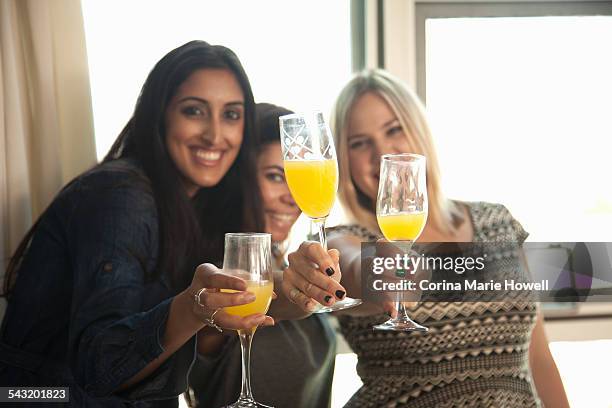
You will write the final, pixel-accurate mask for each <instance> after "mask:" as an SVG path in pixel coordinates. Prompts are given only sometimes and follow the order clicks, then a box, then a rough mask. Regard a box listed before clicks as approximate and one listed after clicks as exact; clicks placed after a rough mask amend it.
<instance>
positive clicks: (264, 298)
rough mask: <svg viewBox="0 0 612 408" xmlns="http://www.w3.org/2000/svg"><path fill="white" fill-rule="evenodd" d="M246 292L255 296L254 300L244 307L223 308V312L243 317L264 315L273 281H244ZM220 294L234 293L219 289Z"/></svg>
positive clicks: (270, 299)
mask: <svg viewBox="0 0 612 408" xmlns="http://www.w3.org/2000/svg"><path fill="white" fill-rule="evenodd" d="M246 283H247V291H249V292H251V293H253V294H254V295H255V300H254V301H253V302H251V303H247V304H246V305H240V306H231V307H225V308H223V311H224V312H226V313H228V314H231V315H234V316H241V317H245V316H248V315H252V314H254V313H266V312H267V311H268V307H270V302H271V301H272V291H273V290H274V281H271V280H265V281H246ZM221 292H226V293H234V292H236V291H235V290H232V289H221Z"/></svg>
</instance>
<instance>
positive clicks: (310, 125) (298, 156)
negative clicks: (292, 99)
mask: <svg viewBox="0 0 612 408" xmlns="http://www.w3.org/2000/svg"><path fill="white" fill-rule="evenodd" d="M279 125H280V133H281V134H280V137H281V146H282V149H283V159H284V167H285V177H286V179H287V184H288V185H289V190H291V195H292V196H293V198H294V200H295V202H296V203H297V205H298V206H299V207H300V209H301V210H302V212H304V214H306V215H308V217H310V219H311V222H312V224H313V226H315V227H316V229H317V232H318V234H319V242H320V243H321V245H322V246H323V248H325V249H327V239H326V237H325V220H326V218H327V216H328V215H329V212H330V211H331V209H332V206H333V205H334V200H335V199H336V192H337V190H338V162H337V160H336V149H335V147H334V140H333V137H332V134H331V130H330V129H329V126H328V125H327V123H325V119H324V118H323V114H322V113H321V112H311V113H307V114H292V115H285V116H281V117H280V118H279ZM361 303H362V301H361V299H351V298H349V297H346V298H344V299H342V300H339V301H337V302H335V303H334V304H333V305H331V306H321V307H319V308H318V309H317V310H316V311H315V313H321V312H332V311H336V310H342V309H346V308H349V307H353V306H357V305H360V304H361Z"/></svg>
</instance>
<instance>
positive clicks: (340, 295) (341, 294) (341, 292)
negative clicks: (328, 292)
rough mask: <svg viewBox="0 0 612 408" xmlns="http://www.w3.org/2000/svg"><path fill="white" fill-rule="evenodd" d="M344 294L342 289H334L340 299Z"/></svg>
mask: <svg viewBox="0 0 612 408" xmlns="http://www.w3.org/2000/svg"><path fill="white" fill-rule="evenodd" d="M345 294H346V292H344V291H343V290H337V291H336V297H337V298H338V299H342V298H343V297H344V295H345Z"/></svg>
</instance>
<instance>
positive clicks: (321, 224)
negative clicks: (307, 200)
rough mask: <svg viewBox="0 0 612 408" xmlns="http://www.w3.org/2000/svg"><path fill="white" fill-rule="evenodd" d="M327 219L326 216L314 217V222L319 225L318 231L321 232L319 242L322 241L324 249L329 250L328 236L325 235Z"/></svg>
mask: <svg viewBox="0 0 612 408" xmlns="http://www.w3.org/2000/svg"><path fill="white" fill-rule="evenodd" d="M325 219H326V217H322V218H313V219H312V224H313V225H314V226H316V227H317V233H318V234H319V242H320V243H321V246H322V247H323V249H325V250H326V251H327V237H326V236H325Z"/></svg>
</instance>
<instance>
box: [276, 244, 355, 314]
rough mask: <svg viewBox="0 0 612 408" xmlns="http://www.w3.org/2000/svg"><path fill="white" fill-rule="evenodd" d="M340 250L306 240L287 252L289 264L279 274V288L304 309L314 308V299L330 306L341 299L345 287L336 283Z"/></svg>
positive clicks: (337, 280) (339, 274)
mask: <svg viewBox="0 0 612 408" xmlns="http://www.w3.org/2000/svg"><path fill="white" fill-rule="evenodd" d="M339 259H340V254H339V252H338V251H337V250H335V249H330V250H329V251H325V250H324V249H323V247H322V246H321V244H319V243H318V242H312V241H306V242H303V243H302V245H300V247H299V248H298V250H297V251H296V252H292V253H291V254H289V267H287V269H285V272H284V275H283V286H282V289H283V292H284V293H285V296H287V298H288V299H290V300H291V301H292V302H293V303H295V304H296V305H297V306H299V307H300V308H301V309H302V310H304V311H305V312H309V313H312V312H313V311H315V310H316V307H317V302H318V303H320V304H322V305H325V306H330V305H333V304H334V303H335V302H336V300H340V299H343V298H344V296H345V295H346V289H344V287H343V286H342V285H340V283H338V282H339V281H340V278H341V277H342V273H341V272H340V265H339Z"/></svg>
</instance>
